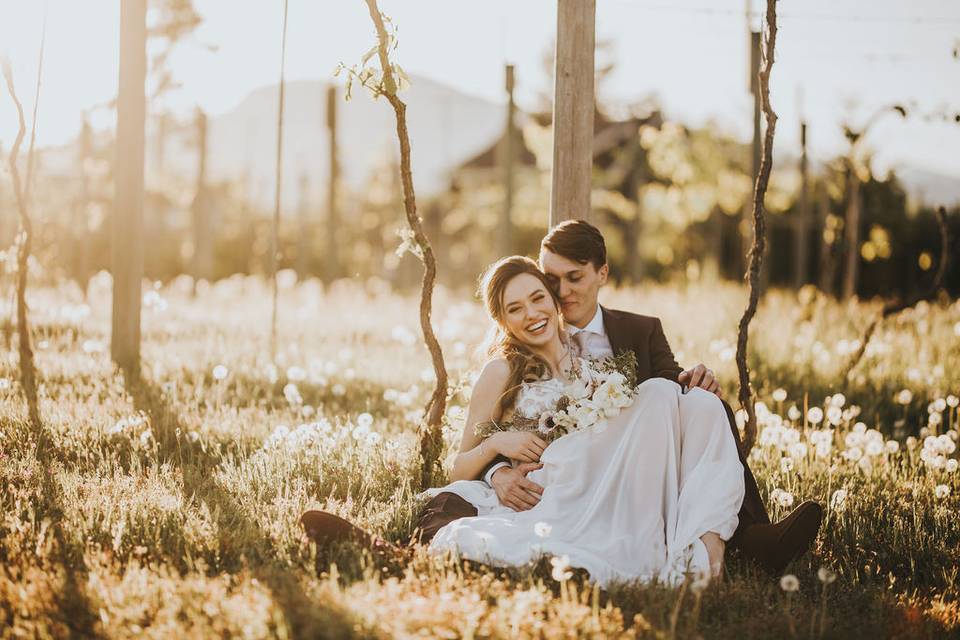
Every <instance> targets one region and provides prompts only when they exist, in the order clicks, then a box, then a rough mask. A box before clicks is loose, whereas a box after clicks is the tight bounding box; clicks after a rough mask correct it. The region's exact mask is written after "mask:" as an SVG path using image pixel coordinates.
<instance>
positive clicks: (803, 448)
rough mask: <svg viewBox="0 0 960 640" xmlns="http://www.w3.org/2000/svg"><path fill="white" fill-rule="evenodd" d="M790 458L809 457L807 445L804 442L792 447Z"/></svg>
mask: <svg viewBox="0 0 960 640" xmlns="http://www.w3.org/2000/svg"><path fill="white" fill-rule="evenodd" d="M790 456H791V457H793V458H796V459H802V458H806V457H807V445H806V444H804V443H803V442H797V443H794V444H792V445H790Z"/></svg>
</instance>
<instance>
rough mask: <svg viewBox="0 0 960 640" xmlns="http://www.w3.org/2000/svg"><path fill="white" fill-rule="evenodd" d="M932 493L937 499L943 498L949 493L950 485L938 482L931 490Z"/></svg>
mask: <svg viewBox="0 0 960 640" xmlns="http://www.w3.org/2000/svg"><path fill="white" fill-rule="evenodd" d="M933 495H935V496H936V497H937V500H945V499H946V498H947V497H948V496H949V495H950V487H949V486H948V485H945V484H938V485H937V486H936V487H935V488H934V490H933Z"/></svg>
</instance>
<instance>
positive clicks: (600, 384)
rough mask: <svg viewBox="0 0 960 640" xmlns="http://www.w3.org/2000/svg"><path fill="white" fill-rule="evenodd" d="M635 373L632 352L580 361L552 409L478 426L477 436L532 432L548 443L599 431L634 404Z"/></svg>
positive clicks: (635, 362)
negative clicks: (500, 432) (578, 432)
mask: <svg viewBox="0 0 960 640" xmlns="http://www.w3.org/2000/svg"><path fill="white" fill-rule="evenodd" d="M636 371H637V358H636V355H635V354H634V353H633V352H632V351H624V352H622V353H620V354H619V355H617V356H612V357H609V358H605V359H603V360H599V361H598V360H581V361H580V366H579V368H578V369H577V370H576V371H575V372H574V377H573V379H572V380H571V381H570V382H569V383H567V384H566V385H565V387H564V388H563V391H562V393H561V394H560V396H559V397H558V398H557V401H556V403H555V404H554V406H553V407H552V408H550V409H548V410H546V411H544V412H542V413H541V414H540V415H539V416H524V415H520V414H519V413H517V414H515V415H514V416H513V418H512V419H511V420H510V421H507V422H492V421H491V422H481V423H480V424H478V425H477V427H476V433H477V435H478V436H480V437H481V438H487V437H489V436H491V435H493V434H494V433H496V432H498V431H533V432H535V433H536V434H537V435H538V436H539V437H540V438H542V439H543V440H545V441H546V442H548V443H549V442H552V441H554V440H556V439H557V438H559V437H561V436H564V435H566V434H568V433H572V432H574V431H583V430H585V429H594V430H596V431H602V430H603V429H604V428H606V421H607V420H608V419H609V418H612V417H614V416H616V415H617V414H619V413H620V411H621V410H622V409H624V408H625V407H628V406H630V404H631V403H632V402H633V398H634V396H635V395H636V386H637V374H636Z"/></svg>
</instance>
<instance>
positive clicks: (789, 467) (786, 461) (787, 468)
mask: <svg viewBox="0 0 960 640" xmlns="http://www.w3.org/2000/svg"><path fill="white" fill-rule="evenodd" d="M780 471H781V472H783V473H790V472H791V471H793V458H780Z"/></svg>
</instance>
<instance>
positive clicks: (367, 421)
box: [357, 412, 373, 428]
mask: <svg viewBox="0 0 960 640" xmlns="http://www.w3.org/2000/svg"><path fill="white" fill-rule="evenodd" d="M357 424H358V425H360V426H363V427H367V428H370V427H371V426H373V416H372V415H370V414H369V413H367V412H364V413H361V414H360V415H358V416H357Z"/></svg>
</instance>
